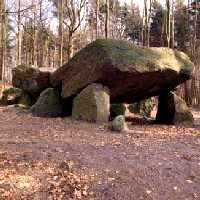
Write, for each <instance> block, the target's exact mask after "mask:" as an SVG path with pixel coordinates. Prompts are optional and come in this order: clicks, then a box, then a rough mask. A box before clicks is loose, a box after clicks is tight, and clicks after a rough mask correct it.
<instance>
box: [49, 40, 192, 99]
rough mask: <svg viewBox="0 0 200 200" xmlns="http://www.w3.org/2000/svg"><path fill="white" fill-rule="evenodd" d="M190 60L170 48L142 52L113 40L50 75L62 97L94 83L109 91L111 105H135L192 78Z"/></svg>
mask: <svg viewBox="0 0 200 200" xmlns="http://www.w3.org/2000/svg"><path fill="white" fill-rule="evenodd" d="M192 69H193V63H192V62H191V61H190V59H189V57H188V56H187V55H186V54H184V53H182V52H179V51H177V50H172V49H169V48H142V47H137V46H134V45H133V44H131V43H128V42H126V41H120V40H113V39H98V40H96V41H94V42H92V43H91V44H89V45H88V46H86V47H85V48H83V49H82V50H81V51H79V52H78V53H77V54H76V55H75V56H74V57H73V58H72V59H71V60H70V61H69V62H68V63H66V64H65V65H64V66H63V67H61V68H59V69H58V70H57V71H55V72H54V73H53V74H52V75H51V83H52V84H53V85H54V86H58V85H62V97H63V98H67V97H70V96H73V95H76V94H78V93H79V92H80V91H81V89H82V88H85V87H87V85H89V84H91V83H95V82H96V83H101V84H103V85H106V86H107V87H108V88H109V89H110V96H111V102H112V103H133V102H137V101H140V100H142V99H145V98H148V97H150V96H156V95H159V94H160V93H161V92H162V91H164V90H166V88H167V89H169V90H171V89H173V88H174V87H176V86H177V85H179V84H181V83H182V82H184V81H186V80H187V79H189V78H190V75H191V72H192Z"/></svg>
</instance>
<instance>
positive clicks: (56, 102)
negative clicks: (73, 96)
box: [30, 88, 63, 117]
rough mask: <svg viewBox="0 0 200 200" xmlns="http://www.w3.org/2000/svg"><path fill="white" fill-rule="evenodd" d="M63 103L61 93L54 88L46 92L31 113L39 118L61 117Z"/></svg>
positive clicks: (41, 95)
mask: <svg viewBox="0 0 200 200" xmlns="http://www.w3.org/2000/svg"><path fill="white" fill-rule="evenodd" d="M62 108H63V106H62V101H61V98H60V95H59V92H58V91H57V90H56V89H53V88H47V89H46V90H44V91H43V92H42V93H41V94H40V96H39V98H38V100H37V102H36V103H35V104H34V105H33V106H32V107H31V109H30V111H31V113H32V114H33V115H34V116H37V117H59V116H61V115H62Z"/></svg>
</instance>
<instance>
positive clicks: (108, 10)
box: [105, 0, 110, 38]
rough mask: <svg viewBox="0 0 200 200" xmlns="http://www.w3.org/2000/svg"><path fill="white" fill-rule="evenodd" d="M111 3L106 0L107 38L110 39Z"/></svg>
mask: <svg viewBox="0 0 200 200" xmlns="http://www.w3.org/2000/svg"><path fill="white" fill-rule="evenodd" d="M109 3H110V1H109V0H106V21H105V37H106V38H108V37H109V34H110V33H109V32H110V30H109V28H110V24H109V21H110V20H109V18H110V5H109Z"/></svg>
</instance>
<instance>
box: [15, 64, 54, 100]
mask: <svg viewBox="0 0 200 200" xmlns="http://www.w3.org/2000/svg"><path fill="white" fill-rule="evenodd" d="M49 76H50V72H49V71H48V70H47V71H41V70H40V69H39V68H35V67H33V66H29V65H19V66H17V67H16V68H14V69H13V70H12V84H13V86H14V87H17V88H20V89H22V90H24V91H25V92H27V93H28V94H30V95H32V96H33V97H35V98H37V97H38V96H39V94H40V93H41V92H42V91H43V90H44V89H46V88H48V87H50V80H49V79H50V78H49Z"/></svg>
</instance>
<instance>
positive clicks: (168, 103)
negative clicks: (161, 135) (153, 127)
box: [156, 92, 194, 125]
mask: <svg viewBox="0 0 200 200" xmlns="http://www.w3.org/2000/svg"><path fill="white" fill-rule="evenodd" d="M156 121H157V122H158V123H162V124H176V125H193V122H194V119H193V115H192V113H191V111H190V109H189V108H188V106H187V104H186V103H185V101H184V100H183V99H181V98H180V97H178V96H177V95H176V94H175V93H173V92H165V93H162V94H161V95H160V96H159V99H158V112H157V116H156Z"/></svg>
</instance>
